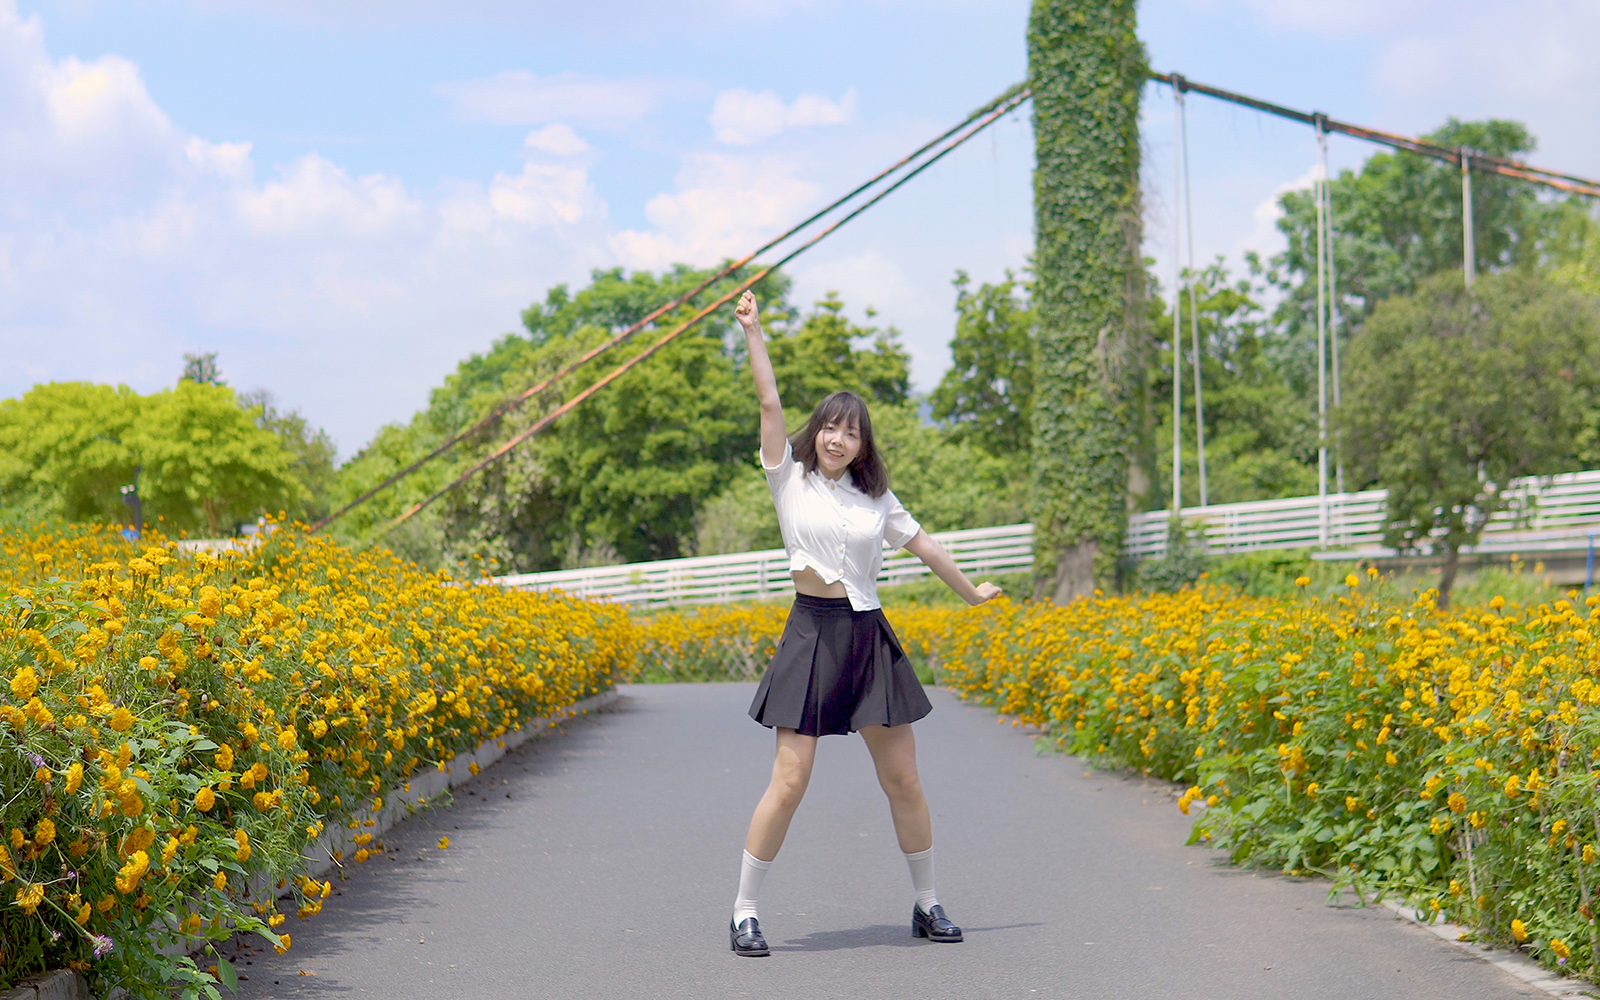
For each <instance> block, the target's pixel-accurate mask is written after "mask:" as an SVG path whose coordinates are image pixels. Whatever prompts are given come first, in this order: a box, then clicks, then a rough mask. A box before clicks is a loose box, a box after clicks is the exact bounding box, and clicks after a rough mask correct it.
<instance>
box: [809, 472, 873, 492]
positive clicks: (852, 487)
mask: <svg viewBox="0 0 1600 1000" xmlns="http://www.w3.org/2000/svg"><path fill="white" fill-rule="evenodd" d="M810 475H812V476H814V477H815V478H816V481H817V485H818V486H821V487H823V488H824V489H834V488H838V489H843V490H846V491H847V492H850V493H859V492H861V491H860V490H858V489H856V481H855V479H854V478H852V477H851V475H850V470H849V469H846V470H844V471H843V472H841V473H839V478H838V479H829V478H828V477H827V476H825V475H823V472H822V467H821V466H818V467H817V468H815V469H812V470H811V472H810Z"/></svg>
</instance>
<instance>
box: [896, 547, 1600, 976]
mask: <svg viewBox="0 0 1600 1000" xmlns="http://www.w3.org/2000/svg"><path fill="white" fill-rule="evenodd" d="M1345 584H1346V588H1347V593H1346V594H1344V595H1342V596H1336V597H1331V598H1316V597H1309V596H1308V597H1305V598H1302V599H1299V600H1281V599H1263V598H1250V597H1244V596H1241V595H1239V594H1238V593H1236V592H1233V591H1230V590H1226V589H1224V588H1220V587H1202V588H1200V589H1197V590H1195V589H1190V590H1184V591H1182V592H1180V593H1176V594H1162V595H1151V596H1138V597H1128V598H1104V599H1097V600H1088V601H1079V602H1076V603H1073V604H1069V605H1066V606H1060V607H1058V606H1054V605H1038V604H1005V603H1000V604H996V605H994V606H988V607H985V608H982V609H979V611H978V612H977V613H975V614H968V615H951V616H950V617H949V619H948V621H947V623H946V625H945V627H944V628H942V629H937V628H927V629H925V630H924V631H923V632H922V634H921V635H919V637H918V639H919V641H922V642H924V643H925V648H926V650H927V651H928V652H929V653H930V654H931V655H932V656H933V658H934V659H935V661H936V663H937V666H938V667H939V669H940V678H941V682H942V683H944V684H947V685H948V686H950V687H951V688H953V689H954V690H955V691H957V692H958V693H961V694H963V695H965V696H969V697H973V698H977V699H981V700H984V701H986V702H989V703H991V704H993V705H995V706H996V707H997V708H998V709H999V710H1000V711H1002V712H1006V713H1011V714H1015V715H1016V716H1018V717H1019V718H1020V719H1021V720H1022V721H1025V722H1027V723H1031V724H1035V725H1038V726H1041V727H1044V728H1046V729H1047V730H1049V731H1050V732H1051V733H1053V734H1054V735H1055V736H1056V737H1057V738H1058V739H1059V740H1060V742H1061V743H1062V745H1063V746H1064V747H1065V748H1066V749H1069V750H1071V751H1074V752H1077V753H1082V754H1086V755H1090V756H1099V757H1102V758H1105V759H1109V760H1111V761H1114V762H1117V763H1121V764H1126V765H1131V766H1135V767H1138V768H1141V769H1143V770H1145V771H1147V772H1149V773H1152V774H1156V775H1159V776H1161V777H1164V778H1168V779H1172V780H1174V781H1178V782H1181V783H1183V784H1184V785H1187V786H1188V787H1187V789H1186V790H1185V791H1184V793H1183V795H1182V796H1181V797H1180V798H1179V800H1178V807H1179V808H1180V809H1182V810H1183V811H1184V812H1185V813H1189V812H1191V810H1193V811H1195V812H1201V815H1200V816H1199V818H1198V820H1197V822H1196V824H1195V830H1194V835H1193V836H1194V839H1196V840H1213V839H1214V840H1215V841H1216V842H1218V843H1222V844H1225V845H1226V846H1228V847H1230V848H1231V849H1232V852H1233V857H1234V859H1235V860H1236V861H1240V862H1250V863H1257V864H1268V865H1272V866H1275V867H1279V868H1281V869H1283V870H1284V871H1286V872H1289V873H1291V874H1312V873H1316V874H1323V875H1327V876H1329V877H1331V878H1332V879H1334V880H1335V881H1334V891H1338V890H1339V889H1341V888H1351V889H1354V890H1355V891H1357V892H1359V893H1361V894H1362V896H1363V898H1370V897H1371V896H1372V895H1373V894H1378V893H1399V894H1401V895H1403V896H1405V897H1406V898H1408V899H1410V900H1412V901H1413V902H1414V903H1416V904H1417V905H1419V906H1420V907H1421V908H1422V909H1423V911H1424V912H1425V913H1432V914H1435V915H1439V916H1447V917H1448V918H1449V919H1451V920H1454V921H1457V922H1460V923H1464V924H1467V925H1468V926H1472V927H1475V928H1478V931H1479V934H1480V936H1481V937H1482V938H1483V939H1484V940H1492V941H1499V942H1502V943H1507V944H1513V943H1514V944H1523V945H1524V946H1525V947H1527V948H1529V949H1530V950H1531V951H1533V952H1534V953H1535V954H1536V955H1537V956H1538V957H1539V958H1540V959H1542V960H1543V961H1545V962H1546V963H1548V964H1551V965H1555V966H1561V967H1566V968H1575V969H1577V970H1580V971H1589V972H1592V971H1594V970H1596V969H1600V936H1597V933H1596V925H1595V923H1594V908H1595V907H1596V906H1600V900H1596V898H1595V895H1596V893H1597V892H1600V867H1597V865H1596V859H1597V855H1596V845H1597V844H1600V795H1597V787H1600V786H1597V781H1600V709H1597V706H1600V683H1596V675H1597V672H1600V643H1597V642H1596V635H1597V633H1600V610H1597V609H1596V604H1597V603H1600V599H1597V598H1593V597H1591V598H1589V600H1588V601H1587V602H1583V601H1578V600H1559V601H1555V602H1553V603H1549V604H1543V605H1539V606H1535V607H1529V608H1526V609H1520V610H1519V609H1508V608H1506V606H1505V603H1504V601H1503V600H1501V599H1499V598H1496V599H1494V600H1493V601H1491V602H1490V604H1489V606H1488V607H1481V608H1466V609H1459V610H1455V611H1452V612H1440V611H1438V610H1436V609H1435V608H1434V606H1433V603H1432V598H1431V594H1425V595H1423V597H1422V599H1420V600H1416V601H1412V600H1410V599H1402V598H1399V597H1397V596H1396V595H1394V594H1391V593H1388V592H1387V589H1386V587H1385V585H1384V584H1382V583H1381V582H1379V581H1377V580H1375V579H1372V578H1371V577H1369V578H1367V579H1359V578H1357V577H1356V576H1354V575H1352V576H1350V577H1349V578H1347V580H1346V581H1345ZM908 631H910V629H908ZM1202 810H1203V812H1202Z"/></svg>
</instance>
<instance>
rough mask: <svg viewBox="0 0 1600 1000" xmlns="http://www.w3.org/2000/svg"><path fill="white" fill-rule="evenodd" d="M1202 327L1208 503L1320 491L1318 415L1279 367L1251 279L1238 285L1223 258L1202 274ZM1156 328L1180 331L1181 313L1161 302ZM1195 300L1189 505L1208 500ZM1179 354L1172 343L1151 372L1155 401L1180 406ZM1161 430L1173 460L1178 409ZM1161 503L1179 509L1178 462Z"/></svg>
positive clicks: (1187, 375)
mask: <svg viewBox="0 0 1600 1000" xmlns="http://www.w3.org/2000/svg"><path fill="white" fill-rule="evenodd" d="M1193 282H1194V286H1195V301H1196V304H1197V305H1198V307H1199V308H1198V316H1199V320H1200V324H1199V325H1200V343H1201V348H1202V364H1201V380H1202V383H1203V386H1204V393H1205V394H1204V398H1203V401H1204V410H1205V432H1206V480H1207V497H1206V499H1207V501H1208V502H1209V503H1235V502H1238V501H1242V500H1265V499H1269V498H1272V497H1290V496H1304V495H1306V494H1308V493H1314V492H1316V489H1317V478H1316V466H1315V464H1314V463H1315V462H1316V457H1317V436H1316V425H1315V423H1314V415H1313V414H1312V412H1311V411H1310V410H1309V409H1308V408H1307V407H1306V406H1305V405H1304V404H1303V403H1302V401H1301V399H1300V398H1299V397H1298V396H1297V395H1296V394H1295V392H1294V390H1293V388H1292V386H1291V385H1290V383H1289V381H1288V379H1287V378H1286V377H1285V374H1284V372H1283V371H1282V370H1281V369H1280V368H1279V367H1278V366H1277V365H1275V364H1274V363H1273V359H1272V357H1271V356H1270V355H1269V347H1270V344H1271V342H1272V341H1271V338H1272V336H1273V334H1272V331H1271V330H1270V328H1269V326H1268V323H1267V319H1266V317H1265V315H1264V313H1263V310H1262V308H1261V305H1260V302H1259V300H1258V298H1257V295H1258V292H1257V290H1256V289H1255V288H1254V287H1252V285H1251V282H1250V280H1249V279H1248V278H1241V279H1237V280H1235V279H1234V278H1233V277H1232V276H1231V274H1230V273H1229V271H1228V268H1227V267H1226V265H1225V264H1224V263H1223V262H1222V260H1221V259H1220V258H1219V259H1218V260H1217V261H1216V262H1215V263H1213V264H1211V265H1209V266H1208V267H1206V268H1204V269H1203V270H1202V271H1201V272H1200V273H1199V274H1198V275H1195V276H1193ZM1152 300H1153V303H1154V304H1155V305H1156V307H1157V308H1156V309H1154V310H1152V313H1153V317H1154V318H1153V320H1152V324H1151V325H1152V328H1153V329H1159V330H1171V329H1172V318H1171V317H1172V314H1171V313H1170V312H1168V311H1167V310H1166V305H1165V302H1164V301H1163V300H1162V299H1161V298H1160V297H1159V296H1153V297H1152ZM1189 310H1190V304H1189V296H1188V295H1187V294H1185V295H1184V296H1183V297H1182V299H1181V306H1180V329H1181V330H1182V337H1183V347H1184V355H1183V370H1182V371H1181V372H1179V373H1178V376H1179V378H1181V379H1182V382H1183V386H1182V387H1183V398H1184V407H1183V420H1182V422H1181V424H1180V427H1179V432H1180V435H1181V441H1182V458H1183V468H1182V471H1183V503H1184V505H1185V506H1193V505H1197V504H1198V503H1199V502H1200V476H1199V471H1200V470H1199V450H1198V447H1197V444H1196V439H1195V400H1194V370H1193V365H1194V355H1193V348H1192V343H1193V342H1192V340H1191V339H1190V338H1191V332H1190V331H1191V327H1190V312H1189ZM1172 377H1173V371H1172V346H1171V341H1170V340H1167V341H1165V342H1164V343H1162V346H1161V347H1160V349H1159V350H1158V352H1157V358H1156V364H1155V366H1154V367H1153V368H1152V369H1151V388H1150V395H1151V397H1152V398H1154V399H1158V400H1171V399H1172ZM1165 409H1166V412H1165V419H1163V420H1160V421H1158V422H1157V424H1156V427H1155V444H1156V448H1155V452H1156V454H1157V455H1160V456H1169V455H1171V454H1172V421H1171V409H1170V405H1169V407H1167V408H1165ZM1155 481H1156V489H1155V490H1154V491H1153V499H1152V502H1153V503H1155V502H1161V503H1163V504H1165V505H1168V506H1170V504H1171V500H1170V498H1171V496H1172V467H1171V461H1170V459H1169V460H1167V461H1165V462H1161V463H1159V464H1158V465H1157V467H1156V473H1155Z"/></svg>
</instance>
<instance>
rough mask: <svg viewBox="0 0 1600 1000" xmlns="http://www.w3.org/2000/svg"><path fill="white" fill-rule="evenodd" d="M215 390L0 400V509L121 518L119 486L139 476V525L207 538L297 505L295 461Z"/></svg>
mask: <svg viewBox="0 0 1600 1000" xmlns="http://www.w3.org/2000/svg"><path fill="white" fill-rule="evenodd" d="M259 415H260V411H259V410H246V409H244V408H242V407H240V405H239V401H238V398H237V397H236V396H235V395H234V393H233V390H232V389H229V388H228V387H227V386H225V385H218V384H215V383H207V382H197V381H193V380H189V379H184V380H181V381H179V383H178V384H177V386H176V387H174V388H171V389H167V390H164V391H162V392H158V393H154V394H152V395H149V396H140V395H138V394H137V393H134V392H133V391H132V390H130V389H128V388H127V387H126V386H118V387H115V388H113V387H111V386H104V385H92V384H89V383H83V382H65V383H47V384H41V385H37V386H35V387H34V388H33V389H31V390H30V391H29V392H28V393H26V394H25V395H23V396H22V397H21V398H19V399H11V400H5V401H4V402H0V504H3V505H4V506H6V507H13V508H20V509H22V510H24V511H27V512H28V513H29V514H30V516H32V517H34V518H46V517H61V518H67V519H71V520H100V521H113V522H115V521H119V520H121V518H122V512H123V505H122V503H121V499H122V495H121V487H122V486H124V485H127V484H130V483H132V482H133V473H134V469H135V468H142V470H143V474H142V476H141V478H140V483H139V485H140V491H139V492H140V495H141V498H142V500H143V505H144V511H145V517H146V519H147V520H155V519H162V520H164V521H165V522H166V526H167V527H168V528H169V529H172V530H189V531H195V530H204V531H206V532H207V533H209V534H211V535H217V534H220V533H222V532H223V531H225V530H228V529H231V528H232V527H233V525H234V524H235V523H237V522H239V521H243V520H251V519H254V518H255V517H256V516H258V515H259V514H262V513H271V514H274V515H276V514H277V513H278V512H279V511H281V510H285V509H287V508H288V507H290V506H291V505H294V504H296V503H297V502H299V501H301V500H302V499H303V498H304V497H305V488H304V487H303V486H302V485H301V483H300V482H299V480H298V479H297V478H296V477H295V475H294V471H293V462H294V456H293V455H291V454H290V453H289V452H288V451H286V450H285V449H284V447H283V446H282V444H281V443H280V441H279V438H278V437H277V435H275V434H273V433H272V432H271V431H270V430H266V429H264V428H262V427H259V426H257V424H256V418H257V417H258V416H259Z"/></svg>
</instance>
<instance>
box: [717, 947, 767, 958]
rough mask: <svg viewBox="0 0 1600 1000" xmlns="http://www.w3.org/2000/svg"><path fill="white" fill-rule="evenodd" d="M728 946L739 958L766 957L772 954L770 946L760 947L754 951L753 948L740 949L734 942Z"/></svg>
mask: <svg viewBox="0 0 1600 1000" xmlns="http://www.w3.org/2000/svg"><path fill="white" fill-rule="evenodd" d="M728 947H729V948H731V949H733V953H734V954H735V955H738V956H740V957H741V958H766V957H767V956H769V955H771V954H772V949H770V948H762V949H761V950H760V951H756V950H754V949H751V950H749V951H740V950H739V946H738V945H736V944H730V945H729V946H728Z"/></svg>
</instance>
